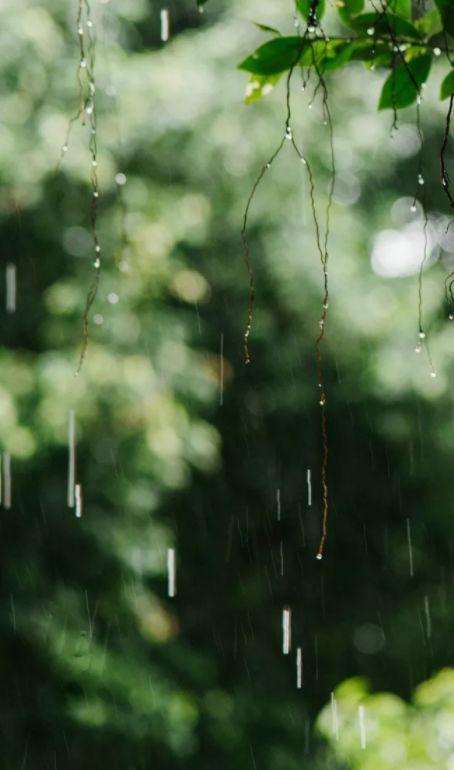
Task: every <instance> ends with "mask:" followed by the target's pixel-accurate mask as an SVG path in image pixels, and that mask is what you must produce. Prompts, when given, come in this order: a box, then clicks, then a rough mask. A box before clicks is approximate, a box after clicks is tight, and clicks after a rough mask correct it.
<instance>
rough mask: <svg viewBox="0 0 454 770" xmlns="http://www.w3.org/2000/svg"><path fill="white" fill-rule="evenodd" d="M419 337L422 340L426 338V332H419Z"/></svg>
mask: <svg viewBox="0 0 454 770" xmlns="http://www.w3.org/2000/svg"><path fill="white" fill-rule="evenodd" d="M418 337H419V339H420V340H424V339H425V338H426V333H425V332H423V331H422V329H421V331H420V332H419V334H418Z"/></svg>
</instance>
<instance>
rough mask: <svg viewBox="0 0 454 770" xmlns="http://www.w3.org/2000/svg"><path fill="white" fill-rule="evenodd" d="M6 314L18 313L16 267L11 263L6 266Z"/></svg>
mask: <svg viewBox="0 0 454 770" xmlns="http://www.w3.org/2000/svg"><path fill="white" fill-rule="evenodd" d="M5 278H6V312H7V313H15V312H16V292H17V287H16V265H13V264H12V263H9V264H7V265H6V272H5Z"/></svg>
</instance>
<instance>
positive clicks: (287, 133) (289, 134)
mask: <svg viewBox="0 0 454 770" xmlns="http://www.w3.org/2000/svg"><path fill="white" fill-rule="evenodd" d="M285 138H286V139H292V138H293V133H292V129H291V128H290V126H287V127H286V129H285Z"/></svg>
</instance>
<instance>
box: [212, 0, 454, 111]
mask: <svg viewBox="0 0 454 770" xmlns="http://www.w3.org/2000/svg"><path fill="white" fill-rule="evenodd" d="M201 2H206V0H199V4H200V3H201ZM295 5H296V10H297V12H298V14H299V15H300V17H302V22H303V23H304V27H303V28H302V29H303V31H302V33H301V34H298V35H292V36H284V35H282V34H281V33H280V32H279V31H278V30H276V29H274V28H272V27H268V26H264V25H260V24H259V25H258V26H259V27H260V28H261V29H262V30H263V31H264V32H265V33H266V34H269V35H271V36H272V37H271V39H270V40H268V41H267V42H265V43H264V44H262V45H260V46H259V47H258V48H257V49H256V50H255V51H253V52H252V53H251V54H250V55H249V56H247V57H246V59H244V61H242V62H241V64H240V65H239V69H241V70H244V71H246V72H248V73H250V76H251V78H250V82H249V84H248V88H247V91H246V101H247V102H251V101H254V100H256V99H259V98H261V97H262V96H264V95H266V94H267V93H268V92H269V91H271V90H272V88H273V87H274V86H275V85H276V83H277V82H278V80H279V79H280V78H281V76H282V75H284V74H285V73H288V72H289V71H293V70H294V69H295V68H297V67H298V68H308V69H311V68H312V69H315V71H316V72H317V75H318V76H320V75H323V74H324V73H325V72H327V71H330V70H336V69H340V68H342V67H344V66H346V65H347V64H349V63H350V62H353V61H362V62H364V65H365V66H366V68H368V69H376V68H377V69H378V68H384V69H386V70H389V75H388V76H387V78H386V80H385V82H384V84H383V88H382V92H381V95H380V100H379V109H387V108H389V109H393V110H396V109H399V108H403V107H407V106H409V105H410V104H412V103H413V102H415V101H416V100H417V99H418V97H419V95H420V93H421V90H422V89H423V88H424V86H425V83H426V81H427V79H428V77H429V74H430V70H431V66H432V63H433V60H434V58H435V57H439V56H440V55H441V54H442V53H443V52H444V53H445V54H446V56H447V61H448V62H449V66H450V68H451V69H450V72H449V73H448V74H447V75H446V77H445V78H444V80H443V83H442V86H441V94H440V97H441V99H446V98H448V97H450V96H451V95H452V94H453V93H454V69H453V66H452V64H451V61H450V58H449V45H450V38H451V37H454V3H453V2H452V0H435V2H434V4H433V7H431V8H429V10H427V9H426V10H425V11H424V12H423V13H418V12H417V11H416V10H415V8H414V5H415V4H412V2H411V0H387V1H386V0H374V2H371V4H370V7H372V9H373V10H370V7H369V8H366V6H365V0H337V1H336V4H335V7H336V11H337V24H338V26H339V29H340V31H341V34H340V35H339V36H330V37H328V36H327V35H326V34H325V31H324V29H323V26H322V24H323V17H324V14H325V11H326V9H327V3H326V1H325V0H295Z"/></svg>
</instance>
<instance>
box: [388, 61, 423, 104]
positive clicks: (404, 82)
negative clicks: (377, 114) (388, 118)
mask: <svg viewBox="0 0 454 770" xmlns="http://www.w3.org/2000/svg"><path fill="white" fill-rule="evenodd" d="M431 64H432V56H429V55H425V56H419V57H418V58H417V59H412V61H410V62H408V64H407V65H406V66H405V67H404V65H403V64H400V65H399V66H398V67H396V69H395V70H394V71H393V72H391V74H390V76H389V77H388V78H387V79H386V80H385V83H384V85H383V88H382V92H381V96H380V101H379V104H378V109H379V110H385V109H399V108H401V107H408V105H410V104H412V103H413V102H414V101H416V97H417V96H418V89H417V88H416V87H415V83H416V85H417V86H418V87H421V85H422V84H423V83H424V82H425V81H426V80H427V78H428V76H429V72H430V65H431ZM409 72H410V73H411V76H410V74H409ZM413 81H414V82H413Z"/></svg>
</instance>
